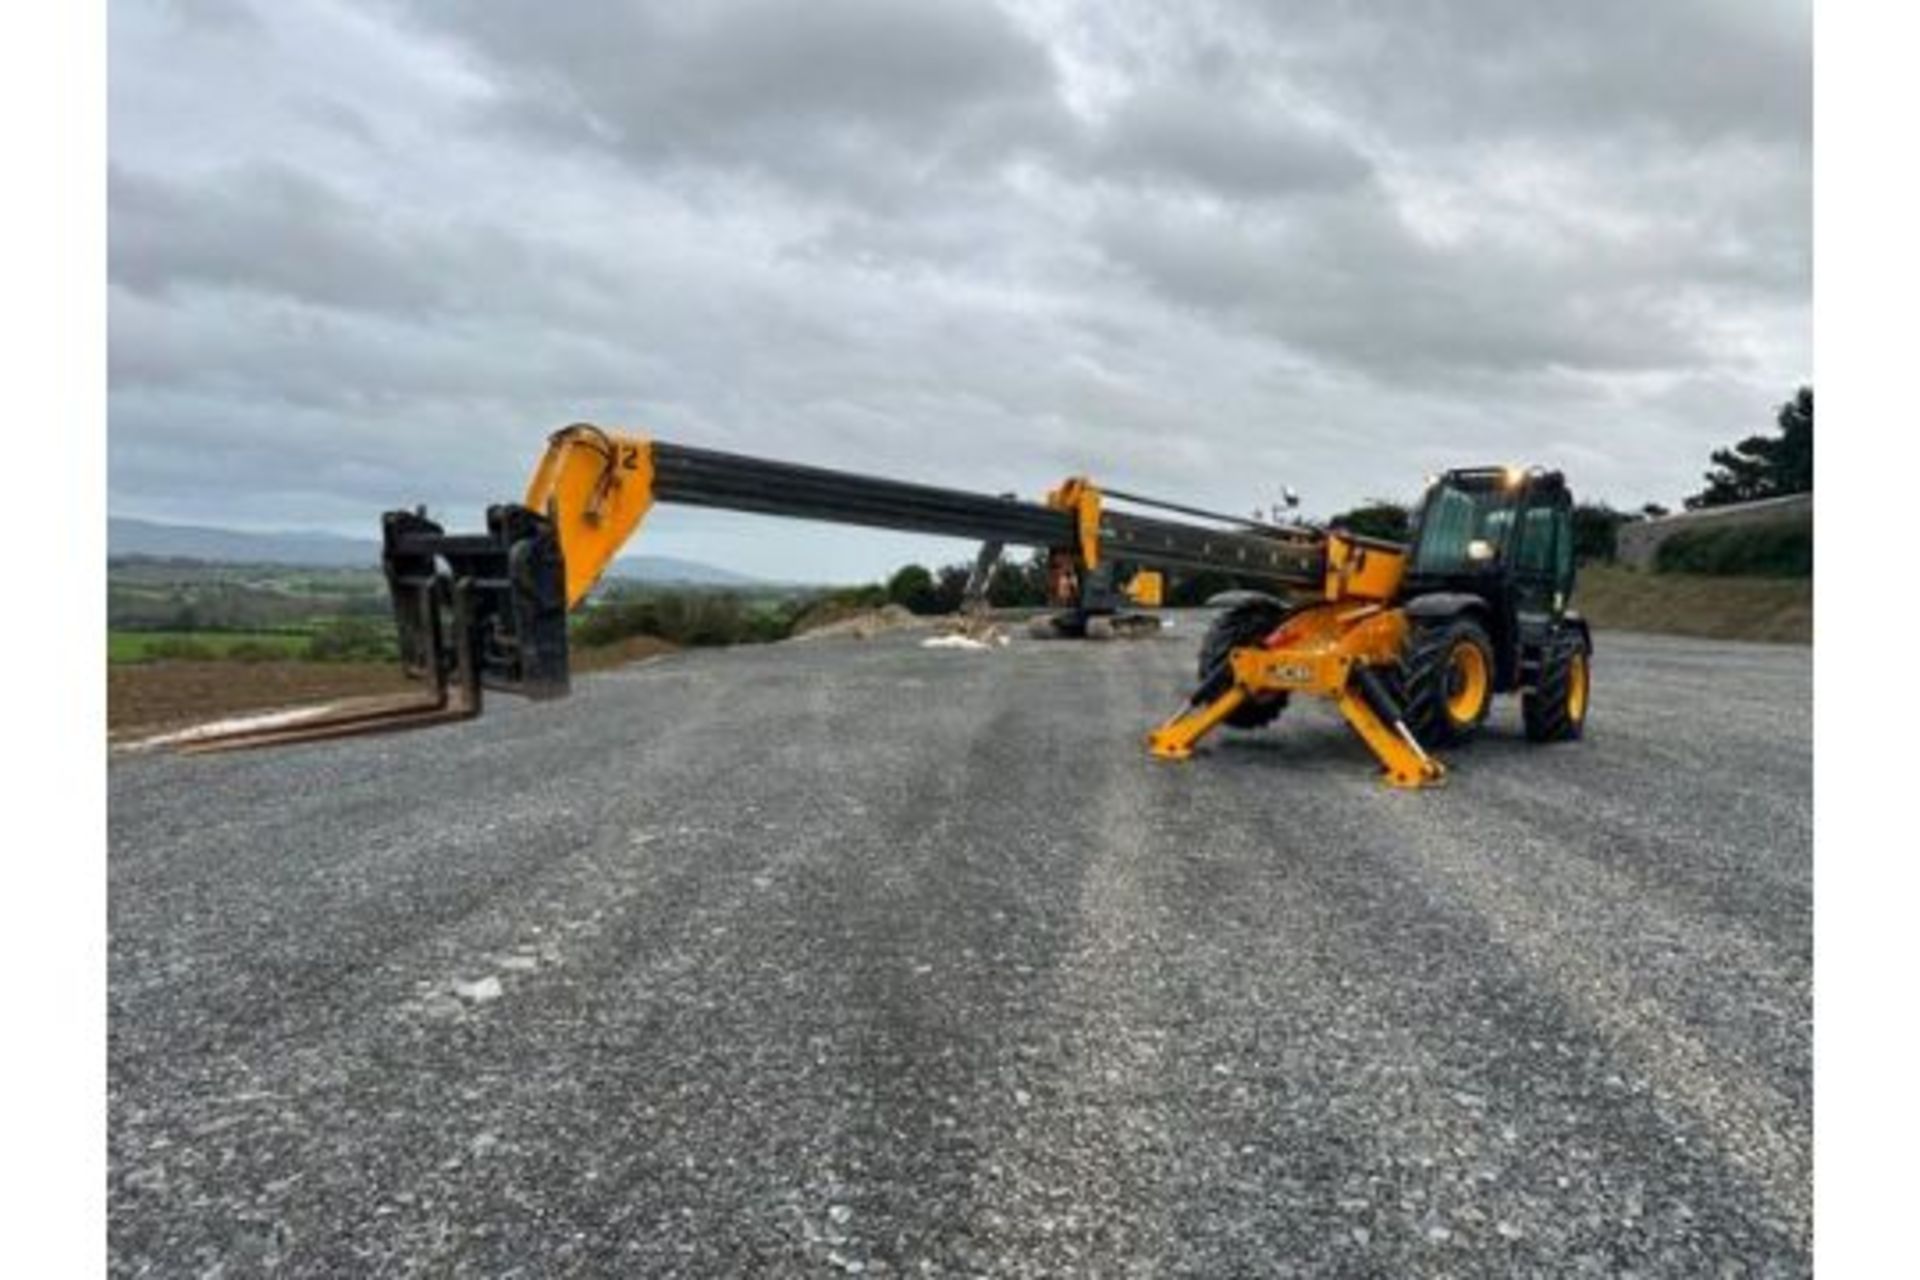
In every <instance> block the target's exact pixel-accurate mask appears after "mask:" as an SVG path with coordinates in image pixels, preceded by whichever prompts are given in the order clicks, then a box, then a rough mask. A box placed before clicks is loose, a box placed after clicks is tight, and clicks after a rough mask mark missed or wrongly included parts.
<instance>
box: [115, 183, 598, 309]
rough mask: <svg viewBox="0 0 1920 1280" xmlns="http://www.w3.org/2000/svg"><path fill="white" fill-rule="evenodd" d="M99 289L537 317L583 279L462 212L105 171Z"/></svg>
mask: <svg viewBox="0 0 1920 1280" xmlns="http://www.w3.org/2000/svg"><path fill="white" fill-rule="evenodd" d="M107 205H108V216H109V219H110V222H109V235H108V278H109V279H110V280H111V281H113V282H114V283H115V284H118V285H121V286H123V287H124V288H126V289H128V290H130V291H132V292H133V293H136V294H142V295H149V296H164V295H169V294H172V293H175V292H176V291H179V290H182V289H186V290H191V289H194V288H213V289H221V290H233V291H240V292H246V293H253V294H260V295H269V296H274V295H277V296H282V297H286V298H290V299H295V300H298V301H300V302H304V303H313V304H318V305H322V306H329V307H337V308H341V309H346V310H360V311H368V312H374V313H411V314H416V315H424V314H428V313H445V312H448V311H460V310H465V311H473V310H476V309H481V308H484V309H487V310H491V311H495V312H503V311H518V310H523V309H525V308H526V307H528V306H536V307H545V306H550V305H552V304H553V303H554V302H555V301H556V300H557V299H560V298H562V297H564V295H565V290H566V287H567V285H568V283H569V281H572V282H575V283H577V282H579V281H580V280H583V279H586V278H589V277H592V276H594V275H595V274H597V273H596V271H595V269H594V268H593V267H592V266H591V265H590V264H587V263H584V262H582V261H581V260H579V258H578V257H577V256H574V255H570V254H569V253H568V252H567V251H565V250H563V249H561V248H559V247H558V246H555V245H553V244H551V243H546V242H543V241H542V240H541V239H540V238H538V237H537V236H536V235H533V234H528V233H517V232H514V231H509V230H505V229H502V228H499V227H495V226H491V225H489V224H487V223H485V222H482V221H479V220H477V219H475V218H472V217H469V216H466V215H464V214H462V213H460V212H459V211H457V210H456V211H450V212H449V214H448V215H446V216H444V217H442V218H436V219H433V220H430V221H429V220H423V219H420V218H418V217H416V216H412V215H410V214H409V213H408V212H406V211H404V210H401V209H386V208H383V207H382V206H381V204H380V203H379V202H378V200H377V199H376V198H373V197H355V196H350V195H348V194H346V193H344V192H342V191H340V190H338V189H336V188H335V187H333V186H332V185H330V184H329V183H328V182H326V181H325V180H323V179H321V178H318V177H316V176H314V175H312V174H309V173H305V172H302V171H300V170H297V169H294V168H291V167H289V166H287V165H285V164H282V163H280V162H278V161H272V160H255V161H249V162H247V163H245V164H242V165H239V166H236V167H233V168H229V169H223V170H220V171H216V172H213V173H204V174H193V175H190V176H184V177H170V176H159V175H156V174H152V173H148V172H144V171H138V170H134V169H130V168H128V167H126V166H123V165H119V164H114V165H111V166H110V167H109V169H108V175H107Z"/></svg>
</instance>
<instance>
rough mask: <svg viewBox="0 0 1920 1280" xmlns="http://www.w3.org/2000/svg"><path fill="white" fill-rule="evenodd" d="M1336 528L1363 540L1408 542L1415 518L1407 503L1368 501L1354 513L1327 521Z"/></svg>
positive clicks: (1383, 499) (1374, 499) (1342, 513)
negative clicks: (1376, 539) (1408, 509)
mask: <svg viewBox="0 0 1920 1280" xmlns="http://www.w3.org/2000/svg"><path fill="white" fill-rule="evenodd" d="M1327 523H1328V524H1329V525H1332V526H1333V527H1334V528H1336V529H1345V530H1346V531H1347V532H1348V533H1357V534H1359V535H1360V536H1361V537H1363V538H1384V539H1386V540H1387V541H1388V542H1405V541H1406V540H1407V538H1408V536H1409V532H1410V530H1411V529H1412V527H1413V517H1412V515H1411V514H1410V513H1409V512H1408V511H1407V508H1406V505H1405V504H1404V503H1399V502H1394V501H1391V500H1390V499H1387V498H1369V499H1368V500H1367V501H1366V502H1364V503H1362V504H1361V505H1359V506H1357V507H1355V508H1354V509H1353V510H1351V511H1343V512H1341V513H1340V514H1339V515H1337V516H1335V517H1333V519H1331V520H1329V521H1327Z"/></svg>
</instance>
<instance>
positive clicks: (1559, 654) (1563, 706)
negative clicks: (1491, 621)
mask: <svg viewBox="0 0 1920 1280" xmlns="http://www.w3.org/2000/svg"><path fill="white" fill-rule="evenodd" d="M1591 656H1592V650H1591V649H1589V648H1588V647H1587V641H1586V638H1585V637H1584V636H1582V635H1580V634H1578V633H1577V632H1576V633H1573V634H1569V635H1564V636H1561V637H1558V638H1557V639H1555V640H1554V642H1553V647H1552V648H1551V649H1549V650H1548V652H1547V655H1546V659H1545V661H1544V662H1543V663H1542V665H1541V668H1540V683H1539V685H1538V686H1537V687H1536V688H1535V689H1534V690H1533V691H1532V692H1531V693H1527V694H1523V695H1521V698H1520V719H1521V721H1522V722H1523V723H1524V724H1525V725H1526V727H1527V741H1529V742H1572V741H1574V740H1575V739H1577V738H1579V737H1580V735H1582V734H1583V733H1585V732H1586V730H1587V707H1588V703H1589V700H1590V694H1591V688H1592V680H1593V674H1592V664H1591V663H1590V662H1589V661H1588V659H1589V658H1590V657H1591ZM1576 659H1578V661H1576Z"/></svg>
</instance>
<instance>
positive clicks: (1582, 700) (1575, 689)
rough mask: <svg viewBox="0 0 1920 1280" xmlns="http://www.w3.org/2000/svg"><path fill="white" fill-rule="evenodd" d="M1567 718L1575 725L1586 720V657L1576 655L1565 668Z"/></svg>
mask: <svg viewBox="0 0 1920 1280" xmlns="http://www.w3.org/2000/svg"><path fill="white" fill-rule="evenodd" d="M1567 716H1568V718H1570V719H1571V720H1572V721H1573V722H1574V723H1575V724H1579V723H1580V722H1581V721H1582V720H1585V719H1586V718H1587V655H1586V654H1584V653H1576V654H1574V655H1573V661H1572V662H1571V663H1569V664H1568V667H1567Z"/></svg>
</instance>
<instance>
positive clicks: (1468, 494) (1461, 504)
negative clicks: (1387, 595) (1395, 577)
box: [1413, 484, 1513, 573]
mask: <svg viewBox="0 0 1920 1280" xmlns="http://www.w3.org/2000/svg"><path fill="white" fill-rule="evenodd" d="M1512 523H1513V508H1512V506H1511V505H1510V501H1509V499H1508V497H1507V495H1506V494H1504V493H1501V492H1499V491H1497V490H1493V489H1463V488H1459V487H1457V486H1454V485H1451V484H1448V485H1442V486H1440V487H1438V488H1436V489H1434V490H1432V491H1431V492H1430V493H1429V494H1428V496H1427V502H1426V506H1425V507H1424V508H1423V509H1422V511H1421V514H1420V530H1419V534H1418V540H1417V541H1416V542H1415V544H1414V549H1413V571H1414V572H1415V573H1462V572H1467V571H1470V570H1474V569H1478V568H1480V567H1481V566H1482V564H1483V563H1487V562H1476V561H1475V560H1474V559H1473V558H1472V557H1471V556H1469V555H1468V554H1467V548H1468V547H1469V546H1470V545H1471V544H1472V543H1474V542H1484V543H1486V544H1487V545H1488V546H1489V547H1490V548H1491V549H1492V551H1493V557H1492V558H1493V559H1498V558H1499V556H1500V554H1501V552H1502V551H1503V550H1504V549H1505V547H1506V542H1507V536H1508V534H1509V532H1510V531H1511V525H1512Z"/></svg>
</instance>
